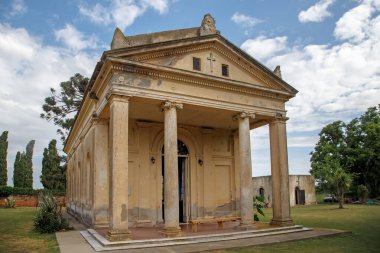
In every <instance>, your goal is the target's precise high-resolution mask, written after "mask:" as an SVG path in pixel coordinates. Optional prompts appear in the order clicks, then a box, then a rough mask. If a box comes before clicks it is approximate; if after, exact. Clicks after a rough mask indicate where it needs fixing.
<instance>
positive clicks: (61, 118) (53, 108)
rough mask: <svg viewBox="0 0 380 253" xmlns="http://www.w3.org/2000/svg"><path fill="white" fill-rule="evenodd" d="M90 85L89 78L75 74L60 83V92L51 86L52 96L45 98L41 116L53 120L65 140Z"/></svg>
mask: <svg viewBox="0 0 380 253" xmlns="http://www.w3.org/2000/svg"><path fill="white" fill-rule="evenodd" d="M87 85H88V78H87V77H83V76H82V75H81V74H78V73H77V74H75V75H74V76H72V77H70V80H69V81H65V82H61V83H60V89H61V90H60V92H59V93H57V92H56V90H55V89H53V88H50V92H51V94H50V96H49V97H46V98H45V103H44V104H43V106H42V109H43V110H44V112H45V113H41V115H40V117H41V118H43V119H46V120H47V121H51V120H53V122H54V124H55V125H57V126H58V127H59V128H58V130H57V133H58V134H59V135H60V136H61V140H62V141H65V140H66V137H67V135H68V133H69V131H70V128H71V126H72V125H73V123H74V119H75V115H76V113H77V111H78V109H79V106H80V104H81V102H82V99H83V96H84V92H85V90H86V88H87Z"/></svg>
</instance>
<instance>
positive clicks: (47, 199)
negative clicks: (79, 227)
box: [34, 193, 70, 233]
mask: <svg viewBox="0 0 380 253" xmlns="http://www.w3.org/2000/svg"><path fill="white" fill-rule="evenodd" d="M39 199H40V203H39V209H38V211H37V215H36V217H35V219H34V228H35V230H37V231H38V232H40V233H54V232H56V231H59V230H63V229H70V226H69V224H68V222H67V221H66V219H64V218H63V217H62V213H61V210H60V206H59V204H58V202H57V200H56V199H55V198H54V197H53V195H52V194H50V193H47V194H42V193H41V194H40V197H39Z"/></svg>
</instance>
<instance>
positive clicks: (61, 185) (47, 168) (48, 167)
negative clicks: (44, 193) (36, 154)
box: [41, 139, 66, 190]
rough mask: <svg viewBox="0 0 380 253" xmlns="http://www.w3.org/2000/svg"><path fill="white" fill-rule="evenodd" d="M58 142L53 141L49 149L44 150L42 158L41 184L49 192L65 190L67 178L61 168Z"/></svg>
mask: <svg viewBox="0 0 380 253" xmlns="http://www.w3.org/2000/svg"><path fill="white" fill-rule="evenodd" d="M56 145H57V141H56V140H54V139H53V140H51V141H50V143H49V146H48V148H45V149H44V154H43V158H42V174H41V183H42V185H43V186H44V188H46V189H49V190H65V188H66V177H65V175H64V173H63V169H62V167H61V166H60V161H61V158H60V156H59V154H58V151H57V147H56Z"/></svg>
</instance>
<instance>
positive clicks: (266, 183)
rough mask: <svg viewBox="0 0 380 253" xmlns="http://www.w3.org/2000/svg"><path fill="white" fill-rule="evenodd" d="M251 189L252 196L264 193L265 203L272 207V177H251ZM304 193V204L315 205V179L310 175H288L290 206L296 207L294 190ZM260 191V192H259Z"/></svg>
mask: <svg viewBox="0 0 380 253" xmlns="http://www.w3.org/2000/svg"><path fill="white" fill-rule="evenodd" d="M252 187H253V193H254V195H260V193H262V192H264V197H265V201H266V203H268V204H269V206H270V205H272V199H271V198H272V177H271V176H263V177H253V178H252ZM297 187H298V189H299V190H304V191H305V204H306V205H313V204H316V197H315V179H314V177H313V176H311V175H289V195H290V205H291V206H295V205H296V188H297ZM260 189H262V190H260Z"/></svg>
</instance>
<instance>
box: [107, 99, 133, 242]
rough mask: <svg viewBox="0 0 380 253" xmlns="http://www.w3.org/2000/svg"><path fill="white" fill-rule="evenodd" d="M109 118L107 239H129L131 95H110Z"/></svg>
mask: <svg viewBox="0 0 380 253" xmlns="http://www.w3.org/2000/svg"><path fill="white" fill-rule="evenodd" d="M109 103H110V120H109V154H110V156H109V160H110V196H109V203H110V204H109V206H110V213H109V215H110V216H109V218H110V228H109V230H108V232H107V238H108V240H110V241H121V240H127V239H129V238H130V232H129V230H128V110H129V97H125V96H118V95H111V97H110V98H109Z"/></svg>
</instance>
